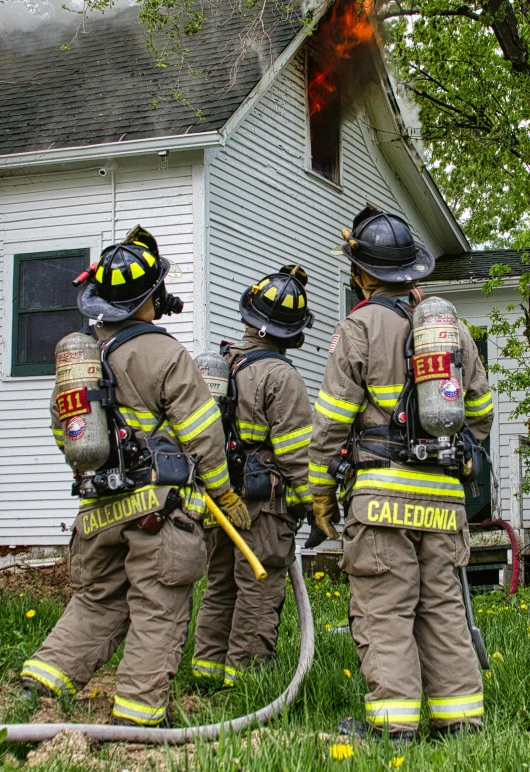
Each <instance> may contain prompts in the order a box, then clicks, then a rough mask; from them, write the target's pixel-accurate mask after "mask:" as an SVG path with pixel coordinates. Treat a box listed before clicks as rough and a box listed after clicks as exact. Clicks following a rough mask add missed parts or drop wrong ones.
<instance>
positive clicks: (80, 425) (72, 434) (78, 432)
mask: <svg viewBox="0 0 530 772" xmlns="http://www.w3.org/2000/svg"><path fill="white" fill-rule="evenodd" d="M85 429H86V421H85V419H84V418H83V416H82V415H76V416H74V417H73V418H69V419H68V421H67V422H66V427H65V434H66V436H67V437H68V439H69V440H74V441H75V440H80V439H81V437H82V436H83V435H84V433H85Z"/></svg>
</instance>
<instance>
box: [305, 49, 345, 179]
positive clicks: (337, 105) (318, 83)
mask: <svg viewBox="0 0 530 772" xmlns="http://www.w3.org/2000/svg"><path fill="white" fill-rule="evenodd" d="M307 74H308V96H309V131H310V137H311V168H312V169H313V171H314V172H317V174H321V175H322V176H323V177H325V178H326V179H327V180H330V181H331V182H335V183H337V184H339V183H340V141H341V137H340V133H341V94H340V88H339V87H338V85H337V84H336V83H331V81H330V79H329V74H328V73H327V72H326V71H323V70H322V67H321V65H320V64H319V63H318V61H317V59H316V58H315V57H314V56H313V55H312V54H309V56H308V73H307Z"/></svg>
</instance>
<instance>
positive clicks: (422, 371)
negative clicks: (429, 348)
mask: <svg viewBox="0 0 530 772" xmlns="http://www.w3.org/2000/svg"><path fill="white" fill-rule="evenodd" d="M412 364H413V365H414V380H415V382H416V383H423V382H424V381H433V380H437V379H440V378H450V377H451V352H450V351H440V352H437V353H432V354H414V356H413V357H412Z"/></svg>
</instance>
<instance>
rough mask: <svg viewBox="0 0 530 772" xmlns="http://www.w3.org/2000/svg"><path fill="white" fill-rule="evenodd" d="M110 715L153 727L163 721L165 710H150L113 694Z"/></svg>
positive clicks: (145, 706)
mask: <svg viewBox="0 0 530 772" xmlns="http://www.w3.org/2000/svg"><path fill="white" fill-rule="evenodd" d="M112 713H113V714H114V715H115V716H118V717H119V718H129V719H131V720H133V721H135V722H136V723H138V724H146V725H151V726H153V725H156V724H159V723H160V722H161V721H163V719H164V717H165V715H166V709H165V708H164V707H162V708H150V707H148V706H147V705H142V704H141V703H136V702H133V701H132V700H126V699H124V698H123V697H119V696H118V695H117V694H115V695H114V708H113V710H112Z"/></svg>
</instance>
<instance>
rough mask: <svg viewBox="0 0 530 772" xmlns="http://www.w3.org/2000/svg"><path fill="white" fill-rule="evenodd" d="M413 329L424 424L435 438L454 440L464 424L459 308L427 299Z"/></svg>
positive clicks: (420, 404)
mask: <svg viewBox="0 0 530 772" xmlns="http://www.w3.org/2000/svg"><path fill="white" fill-rule="evenodd" d="M413 329H414V376H415V381H416V384H417V395H418V413H419V419H420V423H421V425H422V426H423V428H424V429H425V431H426V432H427V433H428V434H431V435H432V436H433V437H450V436H451V435H453V434H455V432H457V431H459V430H460V429H461V428H462V426H463V424H464V394H463V388H462V369H463V368H462V367H459V366H458V362H459V360H461V349H460V335H459V331H458V316H457V313H456V309H455V307H454V306H453V304H452V303H450V302H449V301H448V300H444V299H443V298H438V297H429V298H426V299H425V300H422V302H421V303H419V304H418V305H417V306H416V309H415V310H414V316H413ZM455 355H456V356H455ZM451 360H452V361H451Z"/></svg>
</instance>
